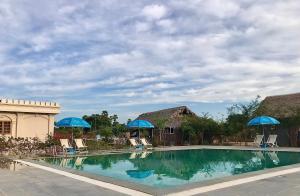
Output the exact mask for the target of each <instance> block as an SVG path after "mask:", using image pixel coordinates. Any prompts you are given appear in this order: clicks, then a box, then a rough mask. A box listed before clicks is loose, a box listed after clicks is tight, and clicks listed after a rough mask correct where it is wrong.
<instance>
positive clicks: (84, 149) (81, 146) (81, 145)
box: [74, 139, 88, 152]
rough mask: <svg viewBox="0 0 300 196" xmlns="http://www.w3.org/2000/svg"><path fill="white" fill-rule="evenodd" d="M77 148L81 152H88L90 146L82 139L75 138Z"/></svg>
mask: <svg viewBox="0 0 300 196" xmlns="http://www.w3.org/2000/svg"><path fill="white" fill-rule="evenodd" d="M74 141H75V144H76V147H77V150H78V151H80V152H88V149H87V148H88V147H87V146H86V145H85V144H84V143H83V140H82V139H74Z"/></svg>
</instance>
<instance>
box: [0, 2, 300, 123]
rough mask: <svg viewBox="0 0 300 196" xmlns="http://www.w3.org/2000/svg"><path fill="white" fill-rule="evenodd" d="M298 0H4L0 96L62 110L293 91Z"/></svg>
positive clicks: (220, 106) (216, 106)
mask: <svg viewBox="0 0 300 196" xmlns="http://www.w3.org/2000/svg"><path fill="white" fill-rule="evenodd" d="M299 18H300V3H299V0H259V1H257V0H226V1H224V0H160V1H158V0H87V1H78V0H74V1H72V0H51V1H49V0H23V1H22V0H1V2H0V25H1V28H0V82H1V85H0V95H1V97H4V98H18V99H33V100H51V101H57V102H59V103H60V104H61V105H62V114H61V115H60V116H58V118H61V117H64V116H81V115H82V114H91V113H95V112H99V111H102V110H104V109H105V110H108V111H110V112H113V113H117V114H119V116H120V119H121V120H122V121H125V120H126V119H127V118H134V117H136V115H138V114H139V113H141V112H145V111H153V110H157V109H162V108H166V107H172V106H179V105H187V106H190V107H191V109H192V110H194V111H195V112H197V113H198V114H201V113H202V112H210V113H211V114H213V115H215V116H218V115H220V113H224V114H226V110H225V108H226V107H227V106H228V105H230V104H232V103H236V102H247V101H249V100H251V99H253V98H255V96H256V95H258V94H259V95H261V96H262V97H265V96H268V95H275V94H285V93H293V92H299V91H300V90H299V86H300V20H299Z"/></svg>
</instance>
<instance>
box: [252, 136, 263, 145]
mask: <svg viewBox="0 0 300 196" xmlns="http://www.w3.org/2000/svg"><path fill="white" fill-rule="evenodd" d="M263 139H264V135H256V137H255V139H254V141H253V145H254V146H258V147H259V146H260V145H262V144H263Z"/></svg>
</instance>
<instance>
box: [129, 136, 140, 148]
mask: <svg viewBox="0 0 300 196" xmlns="http://www.w3.org/2000/svg"><path fill="white" fill-rule="evenodd" d="M129 142H130V144H131V146H133V147H135V148H139V147H141V146H142V145H141V144H138V143H137V141H136V140H135V139H133V138H131V139H129Z"/></svg>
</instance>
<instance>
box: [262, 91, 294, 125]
mask: <svg viewBox="0 0 300 196" xmlns="http://www.w3.org/2000/svg"><path fill="white" fill-rule="evenodd" d="M258 111H259V113H260V114H264V115H269V116H273V117H276V118H279V119H282V118H290V117H293V116H295V115H297V114H299V111H300V93H295V94H288V95H277V96H269V97H266V98H265V99H264V100H263V101H262V103H261V106H260V108H259V110H258Z"/></svg>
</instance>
